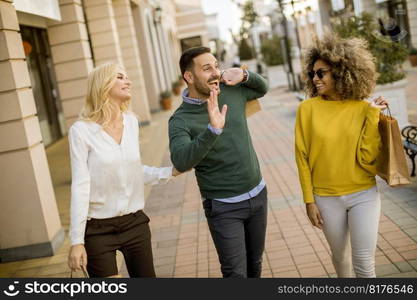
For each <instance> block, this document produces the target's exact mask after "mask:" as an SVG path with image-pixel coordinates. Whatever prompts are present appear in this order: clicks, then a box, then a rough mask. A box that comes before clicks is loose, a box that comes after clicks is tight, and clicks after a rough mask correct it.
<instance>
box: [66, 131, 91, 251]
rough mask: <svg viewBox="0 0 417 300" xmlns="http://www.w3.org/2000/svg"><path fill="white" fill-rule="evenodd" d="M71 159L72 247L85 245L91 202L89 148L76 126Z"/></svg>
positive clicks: (72, 139)
mask: <svg viewBox="0 0 417 300" xmlns="http://www.w3.org/2000/svg"><path fill="white" fill-rule="evenodd" d="M68 140H69V146H70V157H71V174H72V183H71V226H70V236H71V245H76V244H84V234H85V226H86V222H87V215H88V207H89V202H90V173H89V170H88V165H87V159H88V147H87V145H86V143H85V141H84V140H83V138H82V135H81V133H80V132H79V131H78V129H77V128H75V127H74V126H72V127H71V129H70V130H69V133H68Z"/></svg>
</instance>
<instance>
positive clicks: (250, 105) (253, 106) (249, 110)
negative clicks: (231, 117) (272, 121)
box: [246, 99, 262, 118]
mask: <svg viewBox="0 0 417 300" xmlns="http://www.w3.org/2000/svg"><path fill="white" fill-rule="evenodd" d="M261 110H262V108H261V104H260V103H259V100H258V99H255V100H250V101H248V102H246V118H249V117H250V116H252V115H253V114H255V113H257V112H258V111H261Z"/></svg>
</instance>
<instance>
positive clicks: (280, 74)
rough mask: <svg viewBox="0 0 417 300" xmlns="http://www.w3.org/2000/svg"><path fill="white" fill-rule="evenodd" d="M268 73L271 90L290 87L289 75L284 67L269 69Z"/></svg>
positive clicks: (271, 67)
mask: <svg viewBox="0 0 417 300" xmlns="http://www.w3.org/2000/svg"><path fill="white" fill-rule="evenodd" d="M266 73H267V76H268V85H269V88H270V89H274V88H277V87H285V86H288V81H287V73H286V72H285V70H284V66H283V65H279V66H270V67H267V69H266Z"/></svg>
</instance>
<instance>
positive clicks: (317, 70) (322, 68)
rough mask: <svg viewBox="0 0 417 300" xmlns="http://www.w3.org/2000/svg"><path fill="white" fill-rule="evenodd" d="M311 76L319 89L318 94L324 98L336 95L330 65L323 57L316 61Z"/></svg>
mask: <svg viewBox="0 0 417 300" xmlns="http://www.w3.org/2000/svg"><path fill="white" fill-rule="evenodd" d="M313 76H314V77H313ZM320 77H321V78H320ZM310 78H311V79H312V80H313V84H314V86H315V87H316V89H317V94H319V95H320V96H322V97H324V98H334V97H335V94H336V93H335V82H334V78H333V76H332V72H331V67H330V65H328V64H327V63H325V62H324V61H323V60H321V59H319V60H317V61H316V62H315V63H314V66H313V72H311V74H310ZM333 100H336V99H333Z"/></svg>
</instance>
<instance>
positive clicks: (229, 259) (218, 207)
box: [203, 187, 268, 278]
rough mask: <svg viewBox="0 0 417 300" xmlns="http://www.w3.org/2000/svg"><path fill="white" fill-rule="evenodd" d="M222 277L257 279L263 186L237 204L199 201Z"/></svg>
mask: <svg viewBox="0 0 417 300" xmlns="http://www.w3.org/2000/svg"><path fill="white" fill-rule="evenodd" d="M203 207H204V211H205V214H206V217H207V223H208V226H209V229H210V233H211V237H212V238H213V242H214V245H215V246H216V250H217V254H218V256H219V260H220V264H221V270H222V274H223V277H243V278H246V277H249V278H251V277H252V278H259V277H260V276H261V272H262V254H263V251H264V248H265V233H266V223H267V214H268V203H267V190H266V187H265V188H264V189H263V190H262V191H261V192H260V193H259V194H258V195H257V196H256V197H253V198H250V199H248V200H245V201H242V202H238V203H224V202H220V201H216V200H212V199H207V200H205V201H204V202H203Z"/></svg>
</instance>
